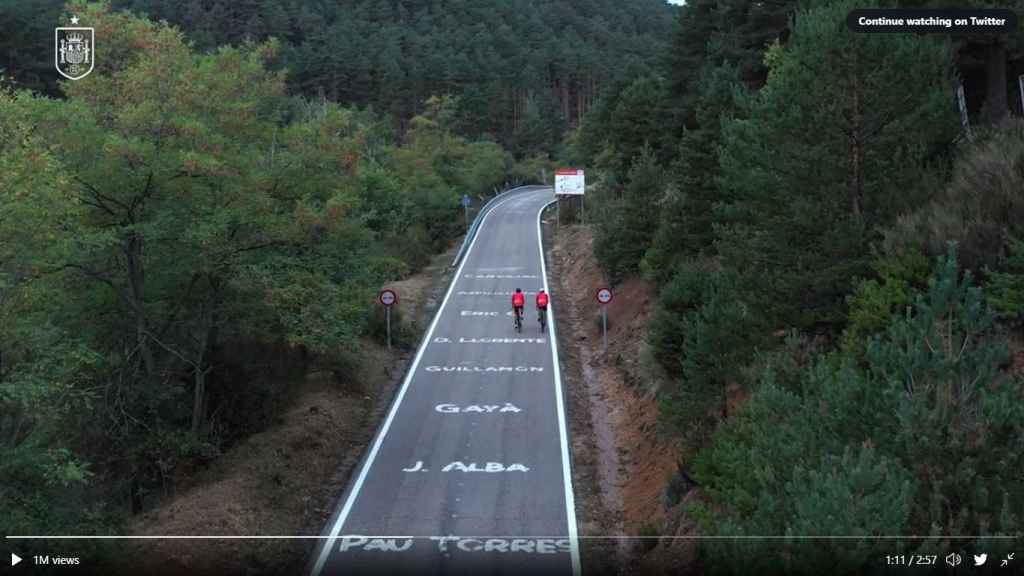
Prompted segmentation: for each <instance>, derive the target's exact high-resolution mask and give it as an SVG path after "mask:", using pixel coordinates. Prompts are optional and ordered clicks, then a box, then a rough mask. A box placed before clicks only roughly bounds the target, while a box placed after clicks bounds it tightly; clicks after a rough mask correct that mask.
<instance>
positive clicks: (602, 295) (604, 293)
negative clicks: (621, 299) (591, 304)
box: [594, 288, 612, 350]
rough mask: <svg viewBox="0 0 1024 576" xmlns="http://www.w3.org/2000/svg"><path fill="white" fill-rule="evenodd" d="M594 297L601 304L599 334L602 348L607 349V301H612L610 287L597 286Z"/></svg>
mask: <svg viewBox="0 0 1024 576" xmlns="http://www.w3.org/2000/svg"><path fill="white" fill-rule="evenodd" d="M594 299H595V300H597V303H598V304H600V305H601V336H602V341H603V342H604V349H605V350H607V349H608V303H609V302H611V301H612V291H611V288H598V289H597V292H596V293H595V294H594Z"/></svg>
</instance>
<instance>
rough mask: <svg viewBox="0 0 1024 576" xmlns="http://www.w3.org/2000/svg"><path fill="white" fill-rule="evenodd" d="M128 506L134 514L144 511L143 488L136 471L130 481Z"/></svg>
mask: <svg viewBox="0 0 1024 576" xmlns="http://www.w3.org/2000/svg"><path fill="white" fill-rule="evenodd" d="M128 492H129V493H128V507H129V509H130V510H131V512H132V516H135V515H137V514H141V513H142V489H141V487H140V486H139V478H138V476H136V475H135V474H134V473H133V474H132V479H131V481H130V482H129V483H128Z"/></svg>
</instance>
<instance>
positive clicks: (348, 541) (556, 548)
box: [338, 535, 571, 554]
mask: <svg viewBox="0 0 1024 576" xmlns="http://www.w3.org/2000/svg"><path fill="white" fill-rule="evenodd" d="M435 544H436V546H437V551H438V552H440V553H442V554H448V553H451V552H455V553H459V552H470V553H473V552H502V553H520V554H559V553H563V554H564V553H568V552H569V551H570V550H571V548H570V542H569V539H568V538H468V537H461V536H430V537H428V538H415V537H412V536H408V537H404V536H402V537H398V538H370V537H367V536H355V535H350V536H344V537H342V538H341V543H340V545H339V547H338V550H339V551H340V552H347V551H349V550H363V551H377V552H408V551H409V550H411V549H412V548H414V547H416V548H424V547H427V546H429V547H431V548H433V547H434V545H435Z"/></svg>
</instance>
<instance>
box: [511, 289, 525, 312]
mask: <svg viewBox="0 0 1024 576" xmlns="http://www.w3.org/2000/svg"><path fill="white" fill-rule="evenodd" d="M523 306H526V295H525V294H523V291H522V290H520V289H519V288H516V291H515V293H514V294H512V311H513V312H515V314H516V318H517V319H518V318H522V316H523Z"/></svg>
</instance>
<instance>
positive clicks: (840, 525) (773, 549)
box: [693, 248, 1024, 574]
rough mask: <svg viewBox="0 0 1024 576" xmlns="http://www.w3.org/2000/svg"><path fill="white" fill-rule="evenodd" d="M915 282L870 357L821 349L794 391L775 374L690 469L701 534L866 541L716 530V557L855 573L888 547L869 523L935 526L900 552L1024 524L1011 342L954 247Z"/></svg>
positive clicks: (711, 554)
mask: <svg viewBox="0 0 1024 576" xmlns="http://www.w3.org/2000/svg"><path fill="white" fill-rule="evenodd" d="M912 291H913V295H914V296H915V299H914V307H913V312H912V313H911V314H907V315H893V316H892V317H891V318H890V320H889V322H888V325H887V326H885V329H884V330H883V331H881V332H880V333H879V334H878V335H876V336H873V337H871V338H870V340H869V344H868V345H867V348H866V357H867V359H868V363H867V368H861V367H860V364H859V363H857V362H852V361H850V358H849V357H848V356H843V355H833V356H829V357H823V358H820V359H819V361H817V362H816V363H814V365H813V366H812V367H811V368H810V369H809V370H807V371H806V373H805V375H804V377H803V383H802V385H801V386H799V387H798V389H794V387H792V386H787V388H785V389H784V388H782V387H780V386H779V385H778V384H777V383H775V382H774V380H773V379H774V377H775V373H774V372H773V371H766V373H765V376H764V377H763V378H762V381H761V383H760V388H758V389H757V390H756V391H755V393H754V394H753V395H752V396H751V398H750V399H749V402H748V403H747V405H746V406H745V407H744V408H743V409H742V410H741V411H740V412H738V413H737V414H735V415H734V417H733V418H731V419H730V420H728V421H726V422H725V424H724V425H723V426H721V427H720V428H719V430H718V431H717V432H716V434H715V436H714V438H713V441H712V443H711V444H710V445H709V446H708V447H707V448H706V449H704V450H702V451H701V452H700V453H699V454H698V456H697V458H696V459H695V462H694V466H693V469H694V475H695V477H696V479H697V481H698V482H699V483H700V484H701V486H702V489H703V492H704V493H705V494H706V495H708V496H709V498H710V499H711V503H710V504H709V506H708V507H706V508H707V509H710V510H715V511H716V513H715V514H700V515H699V518H700V519H701V522H702V531H703V532H704V533H705V534H714V535H734V536H744V535H759V534H790V535H814V534H836V535H846V536H861V535H863V536H865V538H866V539H864V540H852V541H851V540H842V541H824V542H816V543H815V544H816V545H815V546H810V545H802V544H800V543H799V542H797V541H792V542H786V543H785V545H784V551H783V553H782V554H780V553H779V549H778V547H777V545H776V544H775V543H771V544H769V543H765V542H763V541H759V540H757V539H754V540H745V541H725V542H721V541H719V542H709V543H706V544H705V545H704V546H703V551H704V554H705V555H706V556H707V560H708V561H707V563H706V565H708V566H711V567H713V569H715V570H716V571H720V572H723V573H733V574H738V573H750V572H752V571H757V570H770V571H774V572H778V571H779V570H780V569H784V570H786V571H787V572H801V573H808V574H812V573H820V572H821V571H823V570H825V569H827V570H829V572H830V573H839V574H853V573H858V572H859V571H861V570H862V569H863V568H864V567H865V566H866V565H867V563H869V562H876V561H877V559H878V555H879V554H881V553H882V552H883V550H882V549H881V548H878V547H877V546H876V545H875V542H872V541H870V540H869V539H867V537H870V536H872V535H879V534H922V535H933V536H935V537H936V538H935V539H933V540H928V541H923V542H913V543H911V542H907V543H904V544H903V546H905V548H904V549H903V550H904V551H906V552H908V553H909V552H915V551H917V552H927V553H934V552H935V551H936V549H937V548H936V547H937V546H938V544H939V542H938V539H939V538H940V537H943V536H947V537H948V536H949V535H956V534H987V535H1000V534H1001V535H1011V534H1016V533H1018V531H1019V530H1020V525H1019V518H1018V517H1017V513H1015V512H1014V511H1016V510H1021V509H1024V478H1022V477H1021V475H1020V472H1019V471H1020V470H1021V468H1022V467H1024V454H1022V453H1021V451H1020V450H1019V449H1018V448H1019V446H1021V445H1022V443H1024V401H1022V400H1024V398H1022V397H1021V391H1022V390H1024V382H1022V381H1021V378H1020V377H1019V376H1018V377H1016V379H1014V377H1013V376H1011V375H1008V374H1005V373H1002V372H1000V370H999V367H1000V365H1002V364H1003V362H1004V360H1005V358H1006V348H1005V345H1004V343H1003V342H1002V341H1000V340H999V339H998V332H996V331H995V330H994V325H993V319H994V316H993V314H992V313H991V312H990V311H989V310H987V309H986V308H985V305H984V301H983V299H982V297H981V293H980V291H979V289H978V288H977V287H976V286H974V285H973V280H972V278H971V274H970V273H963V274H961V271H960V270H959V269H958V267H957V261H956V253H955V250H954V249H953V248H951V249H950V251H949V253H948V254H947V255H946V256H944V257H942V258H940V259H938V261H937V264H936V265H935V268H934V271H933V276H932V278H931V280H930V281H929V284H928V288H927V292H925V293H923V294H922V293H920V292H917V291H916V290H912ZM879 544H883V543H879ZM740 559H742V562H743V563H742V564H741V563H740ZM752 559H753V560H752ZM751 561H753V565H751V564H750V562H751Z"/></svg>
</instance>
